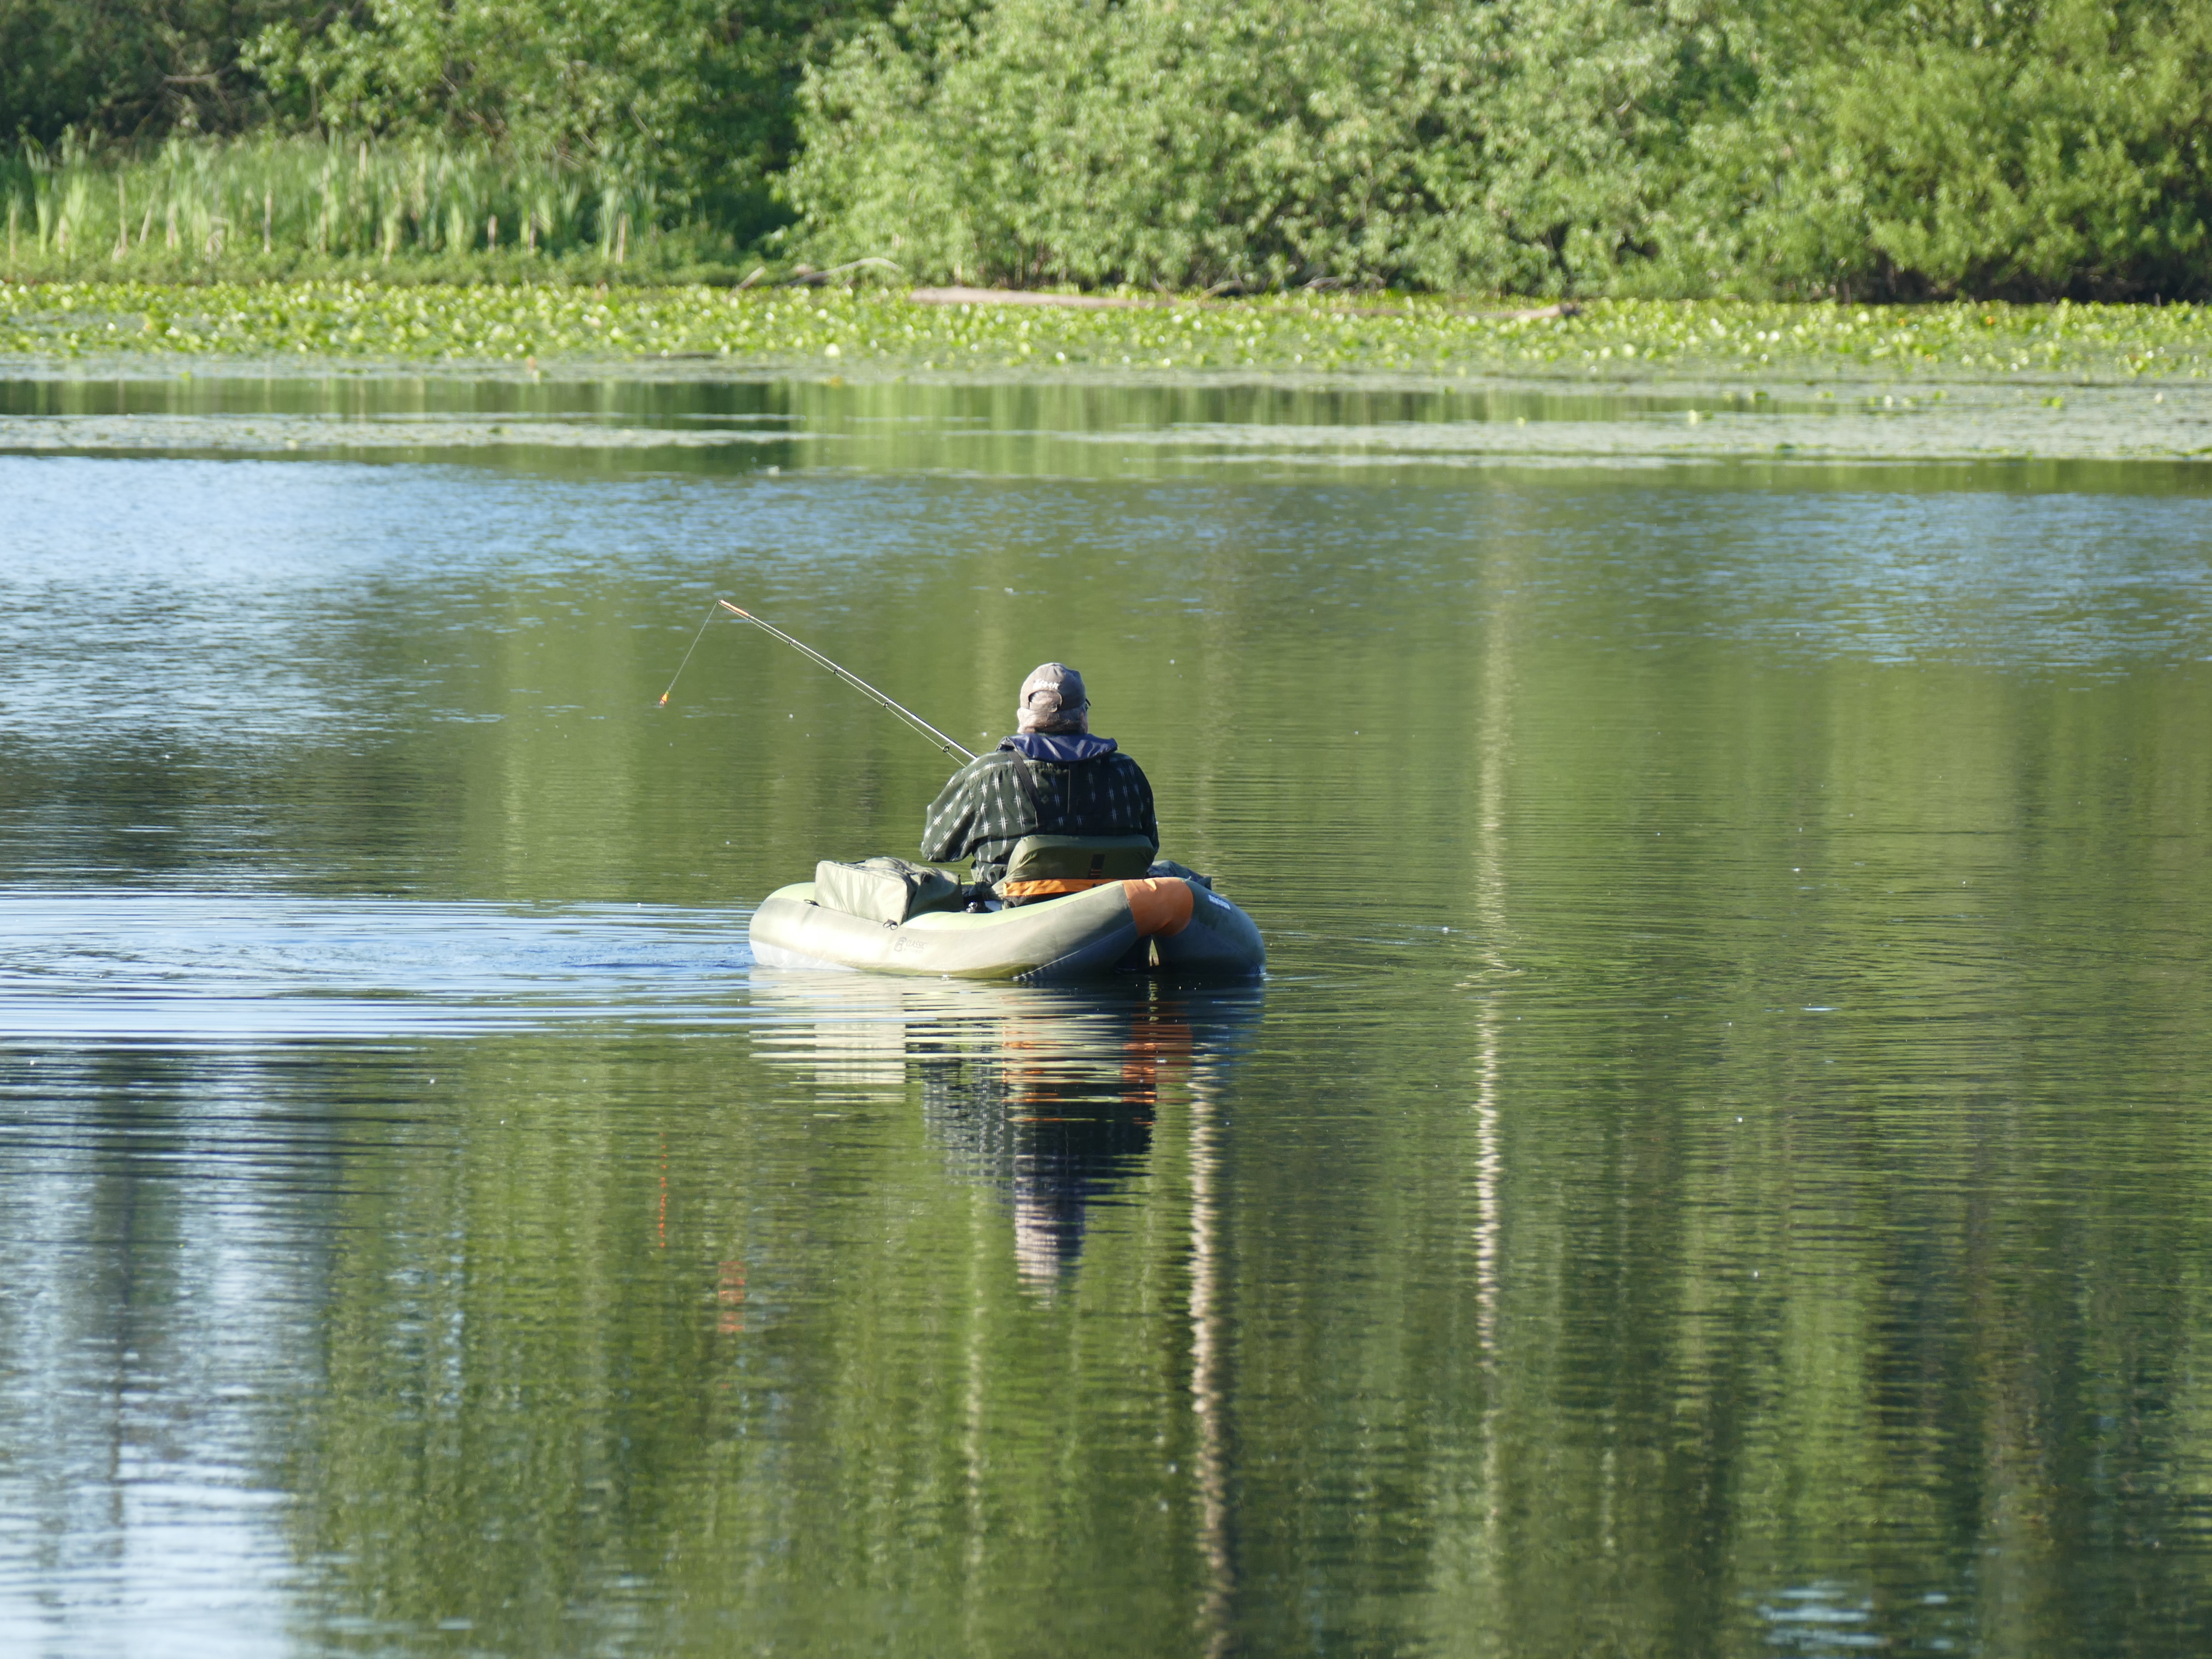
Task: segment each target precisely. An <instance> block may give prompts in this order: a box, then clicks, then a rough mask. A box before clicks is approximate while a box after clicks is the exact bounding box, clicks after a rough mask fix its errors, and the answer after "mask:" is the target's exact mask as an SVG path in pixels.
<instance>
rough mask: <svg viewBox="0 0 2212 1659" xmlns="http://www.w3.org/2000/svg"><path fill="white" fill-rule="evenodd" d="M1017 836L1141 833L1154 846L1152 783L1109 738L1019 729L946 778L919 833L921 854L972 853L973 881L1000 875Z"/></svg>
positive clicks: (939, 857) (955, 855) (1156, 827)
mask: <svg viewBox="0 0 2212 1659" xmlns="http://www.w3.org/2000/svg"><path fill="white" fill-rule="evenodd" d="M1023 836H1146V837H1147V838H1148V839H1150V841H1151V842H1152V846H1153V848H1154V850H1155V851H1157V850H1158V847H1159V844H1160V831H1159V825H1158V821H1157V819H1156V817H1155V816H1154V813H1153V809H1152V784H1151V782H1150V781H1147V780H1146V776H1145V772H1144V769H1143V768H1142V767H1140V766H1139V765H1138V764H1137V763H1136V762H1134V761H1133V760H1131V759H1130V758H1129V757H1127V755H1124V754H1122V753H1121V752H1120V750H1118V749H1117V748H1116V747H1115V743H1114V740H1113V738H1094V737H1091V736H1089V735H1088V734H1085V735H1082V736H1079V737H1064V736H1059V735H1048V734H1045V733H1042V732H1024V733H1021V734H1019V735H1017V736H1015V737H1011V738H1007V739H1006V741H1005V742H1004V743H1003V744H1000V746H999V748H998V749H996V750H994V751H993V752H992V753H990V754H987V755H983V756H980V757H977V758H976V759H975V760H973V761H970V762H969V763H968V764H967V765H966V766H963V767H962V768H961V769H960V770H959V771H957V772H956V773H954V774H953V775H952V777H951V781H948V782H947V783H946V784H945V787H944V789H943V791H942V792H940V793H939V795H938V797H937V799H936V800H934V801H933V802H932V803H931V804H930V808H929V817H928V819H927V822H926V823H925V824H924V826H923V829H922V832H921V855H922V857H923V858H925V859H929V860H938V861H946V860H956V859H962V858H967V857H969V856H970V855H972V856H973V857H974V858H975V878H976V880H978V881H996V880H998V878H1000V876H1001V875H1003V874H1004V873H1005V872H1006V855H1007V854H1009V853H1011V852H1012V850H1013V848H1014V843H1015V842H1018V841H1019V840H1020V839H1021V838H1022V837H1023Z"/></svg>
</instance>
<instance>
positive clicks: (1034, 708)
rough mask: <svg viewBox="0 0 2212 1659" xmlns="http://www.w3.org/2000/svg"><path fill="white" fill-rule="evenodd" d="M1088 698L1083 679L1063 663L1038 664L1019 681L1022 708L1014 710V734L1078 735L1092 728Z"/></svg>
mask: <svg viewBox="0 0 2212 1659" xmlns="http://www.w3.org/2000/svg"><path fill="white" fill-rule="evenodd" d="M1090 714H1091V699H1090V698H1089V697H1087V696H1085V695H1084V690H1083V676H1082V675H1080V674H1079V673H1077V672H1076V671H1074V670H1073V668H1070V667H1069V666H1068V665H1066V663H1064V662H1048V663H1041V664H1039V665H1037V666H1036V668H1033V669H1031V670H1030V677H1029V678H1027V679H1025V680H1024V681H1023V682H1022V702H1021V707H1020V708H1017V709H1016V710H1015V711H1014V730H1016V731H1017V732H1087V731H1089V730H1090V729H1091V719H1090Z"/></svg>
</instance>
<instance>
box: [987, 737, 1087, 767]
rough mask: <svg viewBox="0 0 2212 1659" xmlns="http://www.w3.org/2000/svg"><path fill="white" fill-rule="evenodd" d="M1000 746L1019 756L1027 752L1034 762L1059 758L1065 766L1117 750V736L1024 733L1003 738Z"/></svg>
mask: <svg viewBox="0 0 2212 1659" xmlns="http://www.w3.org/2000/svg"><path fill="white" fill-rule="evenodd" d="M999 747H1000V748H1001V749H1011V750H1013V751H1014V753H1016V754H1017V755H1026V756H1028V757H1030V759H1031V760H1033V761H1058V762H1060V763H1062V764H1063V765H1065V764H1067V763H1073V762H1075V761H1087V760H1097V758H1098V757H1100V756H1101V755H1110V754H1112V753H1113V752H1114V739H1113V738H1094V737H1092V736H1091V734H1090V733H1089V732H1085V733H1083V734H1082V735H1080V736H1078V737H1067V736H1064V735H1062V734H1061V733H1059V732H1023V733H1021V734H1020V735H1019V736H1018V737H1012V738H1001V739H1000V743H999Z"/></svg>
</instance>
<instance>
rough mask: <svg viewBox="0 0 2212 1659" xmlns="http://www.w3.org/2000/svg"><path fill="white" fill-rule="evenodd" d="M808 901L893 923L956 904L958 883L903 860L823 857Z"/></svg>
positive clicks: (946, 908)
mask: <svg viewBox="0 0 2212 1659" xmlns="http://www.w3.org/2000/svg"><path fill="white" fill-rule="evenodd" d="M814 902H816V903H817V904H818V905H820V906H822V907H823V908H824V909H827V910H842V911H843V912H844V913H845V914H846V915H848V916H859V917H860V919H861V920H862V921H880V922H882V923H883V924H884V926H886V927H896V926H897V925H898V924H899V923H900V922H902V921H905V920H906V919H907V918H908V916H911V915H918V914H920V913H921V911H924V910H950V909H951V908H954V907H956V906H957V904H958V903H959V902H960V884H959V883H958V882H957V881H955V880H953V879H952V878H951V877H950V876H948V875H946V874H945V872H944V871H942V870H939V869H934V868H933V867H932V866H929V865H927V864H914V863H910V862H908V860H905V859H895V858H872V859H862V860H860V862H859V863H858V864H839V863H837V862H836V861H835V860H830V859H824V860H822V862H821V863H819V864H817V865H816V866H814Z"/></svg>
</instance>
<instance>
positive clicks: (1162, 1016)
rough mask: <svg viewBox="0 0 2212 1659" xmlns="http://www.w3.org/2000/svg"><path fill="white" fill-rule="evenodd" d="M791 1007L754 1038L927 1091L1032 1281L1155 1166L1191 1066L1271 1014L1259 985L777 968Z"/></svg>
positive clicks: (828, 1066) (768, 999)
mask: <svg viewBox="0 0 2212 1659" xmlns="http://www.w3.org/2000/svg"><path fill="white" fill-rule="evenodd" d="M756 984H757V987H758V988H759V993H760V995H759V999H758V1000H759V1002H760V1005H761V1006H763V1008H765V1009H768V1010H772V1011H774V1012H775V1013H777V1014H780V1015H785V1016H787V1017H788V1018H780V1019H778V1020H776V1022H775V1024H771V1025H770V1026H769V1028H767V1029H766V1030H763V1031H762V1032H760V1033H759V1034H758V1036H757V1037H756V1043H757V1051H758V1052H759V1053H760V1054H761V1055H762V1057H763V1059H766V1060H769V1061H770V1062H771V1063H774V1064H777V1065H781V1066H791V1067H793V1068H794V1069H805V1070H808V1071H811V1073H813V1075H814V1078H815V1079H816V1082H817V1085H818V1086H820V1087H822V1088H823V1089H824V1090H825V1091H829V1092H833V1093H836V1094H847V1095H849V1094H852V1093H856V1092H857V1093H861V1094H864V1095H868V1096H872V1097H877V1098H881V1097H883V1096H884V1095H885V1094H888V1093H891V1092H893V1091H896V1092H897V1093H899V1094H901V1095H902V1096H906V1097H913V1096H915V1095H917V1094H918V1096H919V1098H920V1105H921V1115H922V1121H923V1125H924V1128H925V1132H926V1133H927V1136H928V1139H929V1140H930V1142H931V1144H932V1145H933V1146H935V1148H936V1149H937V1150H938V1152H939V1154H940V1155H941V1156H942V1157H943V1158H944V1159H945V1163H946V1165H947V1166H948V1168H950V1169H951V1170H952V1171H953V1172H954V1173H955V1174H957V1175H958V1176H960V1177H962V1178H963V1179H964V1180H968V1181H971V1182H975V1183H977V1184H979V1185H981V1186H985V1187H988V1188H992V1189H994V1190H995V1191H997V1192H998V1193H999V1194H1001V1195H1002V1197H1003V1198H1004V1200H1005V1201H1006V1206H1007V1208H1008V1209H1009V1210H1010V1211H1011V1212H1012V1223H1013V1233H1014V1260H1015V1267H1016V1269H1017V1271H1018V1273H1019V1274H1020V1276H1021V1279H1022V1280H1023V1282H1024V1284H1026V1285H1030V1286H1031V1287H1032V1288H1035V1289H1037V1290H1040V1291H1050V1290H1051V1289H1053V1288H1054V1286H1056V1285H1058V1284H1059V1283H1060V1280H1061V1279H1063V1278H1064V1277H1066V1275H1067V1274H1069V1273H1073V1270H1074V1268H1075V1265H1076V1263H1077V1261H1078V1260H1079V1256H1080V1255H1081V1252H1082V1249H1083V1239H1084V1232H1085V1226H1086V1224H1087V1221H1088V1218H1089V1217H1090V1215H1091V1212H1092V1211H1093V1210H1094V1209H1096V1208H1097V1206H1101V1205H1111V1204H1112V1203H1114V1202H1115V1194H1116V1192H1117V1190H1118V1189H1119V1188H1121V1185H1122V1184H1123V1183H1124V1182H1127V1181H1128V1180H1129V1179H1131V1178H1133V1177H1134V1176H1139V1175H1140V1174H1141V1173H1143V1171H1144V1170H1145V1167H1146V1163H1147V1161H1148V1159H1149V1157H1150V1154H1151V1152H1152V1138H1153V1130H1154V1123H1155V1117H1156V1114H1157V1113H1158V1111H1159V1110H1160V1109H1161V1108H1162V1103H1163V1099H1164V1097H1165V1096H1168V1095H1170V1094H1172V1093H1173V1092H1174V1091H1175V1090H1176V1086H1177V1083H1178V1079H1183V1078H1187V1077H1188V1076H1189V1075H1190V1074H1191V1073H1194V1072H1195V1071H1197V1070H1200V1068H1206V1067H1210V1066H1216V1065H1218V1064H1221V1063H1223V1062H1224V1061H1225V1060H1229V1059H1231V1058H1232V1057H1233V1056H1234V1054H1236V1053H1237V1050H1238V1049H1239V1048H1241V1047H1242V1046H1243V1042H1244V1040H1245V1039H1246V1037H1247V1036H1249V1032H1250V1030H1251V1029H1252V1027H1253V1026H1254V1025H1255V1024H1257V1022H1258V1019H1259V1017H1260V1011H1261V994H1260V992H1259V991H1258V989H1257V988H1256V987H1224V988H1219V989H1214V990H1209V991H1195V990H1194V991H1188V992H1176V991H1174V990H1170V989H1168V988H1166V987H1159V986H1157V985H1154V984H1151V983H1148V982H1146V981H1123V982H1121V983H1120V984H1116V985H1111V986H1105V987H1097V988H1096V989H1092V990H1086V991H1080V992H1079V991H1073V990H1060V989H1055V988H1049V987H1041V988H1036V989H1031V988H1029V987H1017V986H998V985H975V984H965V983H959V982H952V983H945V982H942V981H933V982H918V981H885V980H857V981H856V980H853V979H847V978H840V979H838V980H836V981H824V980H820V979H817V978H816V977H815V976H813V975H797V974H793V975H781V974H779V975H773V976H768V975H763V976H761V977H760V978H759V979H758V980H757V981H756Z"/></svg>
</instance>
